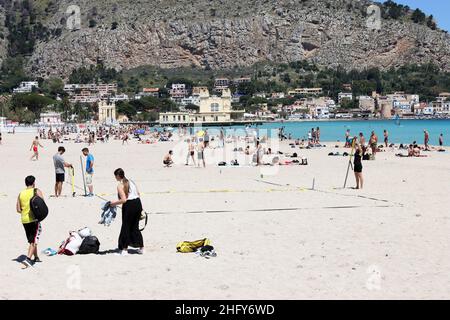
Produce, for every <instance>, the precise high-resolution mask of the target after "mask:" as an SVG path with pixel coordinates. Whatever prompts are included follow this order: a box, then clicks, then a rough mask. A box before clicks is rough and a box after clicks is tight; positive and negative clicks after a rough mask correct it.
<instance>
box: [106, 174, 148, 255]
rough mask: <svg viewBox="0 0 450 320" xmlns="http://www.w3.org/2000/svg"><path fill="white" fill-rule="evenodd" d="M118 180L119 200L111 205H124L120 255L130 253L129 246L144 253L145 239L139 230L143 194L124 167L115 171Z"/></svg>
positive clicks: (119, 246)
mask: <svg viewBox="0 0 450 320" xmlns="http://www.w3.org/2000/svg"><path fill="white" fill-rule="evenodd" d="M114 177H115V178H116V180H117V181H118V184H117V194H118V198H119V199H118V200H117V201H112V202H111V203H110V206H111V207H116V206H118V205H122V227H121V229H120V235H119V241H118V249H119V253H118V254H119V255H122V256H123V255H128V247H129V246H131V247H133V248H138V250H137V253H138V254H144V239H143V237H142V233H141V232H140V231H139V220H140V217H141V213H142V202H141V199H140V196H141V194H140V193H139V190H138V188H137V186H136V184H135V183H134V182H133V181H131V180H128V179H127V178H126V177H125V172H124V171H123V169H121V168H118V169H116V170H115V171H114Z"/></svg>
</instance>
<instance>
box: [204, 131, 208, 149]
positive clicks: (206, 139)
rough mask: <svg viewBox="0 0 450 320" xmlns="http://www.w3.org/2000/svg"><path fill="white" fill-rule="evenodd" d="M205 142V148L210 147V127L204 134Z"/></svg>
mask: <svg viewBox="0 0 450 320" xmlns="http://www.w3.org/2000/svg"><path fill="white" fill-rule="evenodd" d="M203 144H204V147H205V148H208V145H209V133H208V129H206V130H205V135H204V136H203Z"/></svg>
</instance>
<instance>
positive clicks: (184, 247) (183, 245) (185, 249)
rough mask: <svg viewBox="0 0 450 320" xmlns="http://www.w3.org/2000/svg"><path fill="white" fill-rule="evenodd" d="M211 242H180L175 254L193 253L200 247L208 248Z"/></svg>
mask: <svg viewBox="0 0 450 320" xmlns="http://www.w3.org/2000/svg"><path fill="white" fill-rule="evenodd" d="M210 244H211V241H210V240H209V239H208V238H205V239H201V240H195V241H182V242H179V243H178V244H177V252H181V253H189V252H195V251H197V250H198V249H200V248H201V247H204V246H209V245H210Z"/></svg>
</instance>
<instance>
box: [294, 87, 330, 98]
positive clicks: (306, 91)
mask: <svg viewBox="0 0 450 320" xmlns="http://www.w3.org/2000/svg"><path fill="white" fill-rule="evenodd" d="M322 93H323V90H322V88H296V89H294V90H290V91H288V95H290V96H296V95H321V94H322Z"/></svg>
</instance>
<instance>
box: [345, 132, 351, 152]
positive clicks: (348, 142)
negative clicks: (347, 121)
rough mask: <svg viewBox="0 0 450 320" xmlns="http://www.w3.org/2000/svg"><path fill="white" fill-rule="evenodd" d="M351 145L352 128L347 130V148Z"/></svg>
mask: <svg viewBox="0 0 450 320" xmlns="http://www.w3.org/2000/svg"><path fill="white" fill-rule="evenodd" d="M350 147H351V139H350V129H347V131H345V148H350Z"/></svg>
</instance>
